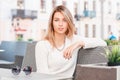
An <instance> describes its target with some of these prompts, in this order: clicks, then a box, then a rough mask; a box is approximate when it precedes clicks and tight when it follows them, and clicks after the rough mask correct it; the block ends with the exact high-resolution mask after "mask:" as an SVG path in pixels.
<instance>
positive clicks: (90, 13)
mask: <svg viewBox="0 0 120 80" xmlns="http://www.w3.org/2000/svg"><path fill="white" fill-rule="evenodd" d="M83 13H84V17H89V18H94V17H96V12H95V11H89V10H84V11H83Z"/></svg>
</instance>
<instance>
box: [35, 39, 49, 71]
mask: <svg viewBox="0 0 120 80" xmlns="http://www.w3.org/2000/svg"><path fill="white" fill-rule="evenodd" d="M47 55H48V51H47V49H46V46H45V41H39V42H38V43H37V44H36V47H35V59H36V67H37V72H39V73H48V72H49V70H48V58H47Z"/></svg>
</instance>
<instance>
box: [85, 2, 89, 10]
mask: <svg viewBox="0 0 120 80" xmlns="http://www.w3.org/2000/svg"><path fill="white" fill-rule="evenodd" d="M84 10H88V3H87V2H84Z"/></svg>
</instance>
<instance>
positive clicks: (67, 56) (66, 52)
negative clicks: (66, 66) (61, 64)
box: [63, 41, 84, 59]
mask: <svg viewBox="0 0 120 80" xmlns="http://www.w3.org/2000/svg"><path fill="white" fill-rule="evenodd" d="M83 46H84V42H83V41H79V42H76V43H74V44H72V45H70V46H69V47H67V48H66V49H65V50H64V52H63V57H64V58H65V59H70V58H71V57H72V53H73V51H74V50H75V49H76V48H78V47H83Z"/></svg>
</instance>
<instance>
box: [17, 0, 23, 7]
mask: <svg viewBox="0 0 120 80" xmlns="http://www.w3.org/2000/svg"><path fill="white" fill-rule="evenodd" d="M17 6H18V8H19V9H23V8H24V0H17Z"/></svg>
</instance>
